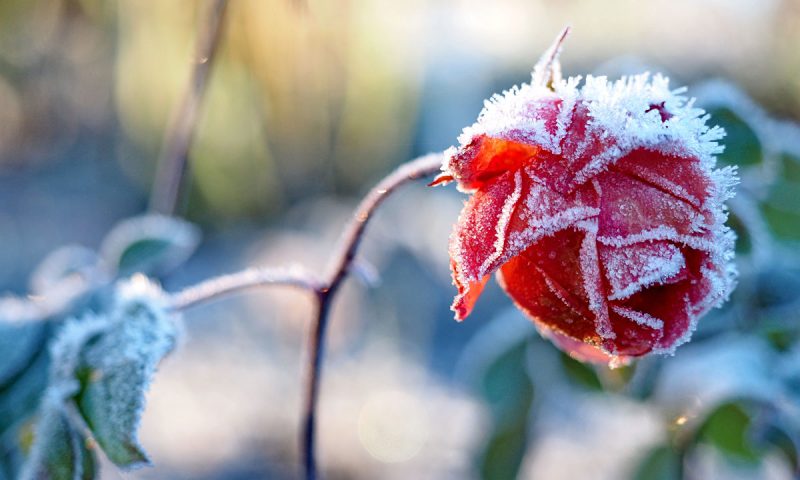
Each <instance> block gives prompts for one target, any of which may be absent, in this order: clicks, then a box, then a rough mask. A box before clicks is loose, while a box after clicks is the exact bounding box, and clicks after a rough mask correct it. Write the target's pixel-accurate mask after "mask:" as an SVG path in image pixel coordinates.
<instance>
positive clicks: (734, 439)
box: [698, 402, 760, 463]
mask: <svg viewBox="0 0 800 480" xmlns="http://www.w3.org/2000/svg"><path fill="white" fill-rule="evenodd" d="M751 420H752V419H751V417H750V414H749V412H748V411H747V410H746V409H745V407H744V406H743V405H742V404H740V403H737V402H729V403H724V404H722V405H720V406H719V407H717V408H716V409H715V410H714V411H713V412H711V414H710V415H709V416H708V417H707V418H706V420H705V421H704V422H703V425H702V426H701V427H700V428H699V429H698V439H699V440H701V441H705V442H708V443H710V444H712V445H714V446H715V447H717V448H718V449H719V450H720V451H721V452H723V453H725V454H727V455H729V456H731V457H733V458H736V459H740V460H744V461H747V462H749V463H755V462H757V461H758V460H759V458H760V453H759V452H758V451H757V450H756V449H755V448H754V445H753V444H752V443H751V442H750V439H749V438H748V431H749V429H750V424H751Z"/></svg>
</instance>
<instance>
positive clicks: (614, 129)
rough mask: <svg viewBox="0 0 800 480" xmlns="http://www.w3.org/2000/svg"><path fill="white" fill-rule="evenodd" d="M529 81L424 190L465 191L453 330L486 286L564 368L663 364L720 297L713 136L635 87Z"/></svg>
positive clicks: (692, 117) (656, 92)
mask: <svg viewBox="0 0 800 480" xmlns="http://www.w3.org/2000/svg"><path fill="white" fill-rule="evenodd" d="M561 40H563V36H562V37H561V38H560V39H559V41H558V42H557V43H556V45H555V46H554V47H553V48H552V49H551V50H550V51H549V52H548V54H546V55H545V57H543V60H542V61H540V63H539V65H537V68H536V69H535V70H534V78H533V81H532V82H531V84H526V85H522V86H521V87H518V88H517V87H515V88H512V89H511V90H509V91H507V92H505V93H504V94H502V95H496V96H494V97H493V98H492V99H491V100H489V101H487V102H486V105H485V107H484V109H483V111H482V112H481V114H480V116H479V117H478V121H477V122H476V123H475V124H474V125H472V126H471V127H468V128H466V129H465V130H464V132H463V134H462V135H461V136H460V137H459V139H458V140H459V145H458V146H457V147H454V148H451V149H449V150H448V151H447V152H446V155H445V163H444V165H443V167H442V170H443V173H442V174H441V175H440V176H439V178H438V179H437V180H436V181H435V182H434V183H446V182H449V181H455V182H457V184H458V187H459V189H460V190H462V191H464V192H465V193H469V194H471V196H470V198H469V200H468V201H467V202H466V205H465V206H464V209H463V211H462V213H461V216H460V218H459V220H458V223H457V224H456V226H455V230H454V232H453V234H452V236H451V239H450V257H451V266H452V270H453V280H454V283H455V285H456V287H457V288H458V294H457V296H456V298H455V301H454V303H453V310H454V311H455V314H456V319H458V320H463V319H464V318H466V317H467V316H468V315H469V313H470V311H471V310H472V307H473V305H474V303H475V301H476V300H477V298H478V297H479V296H480V293H481V290H482V289H483V286H484V285H485V283H486V281H487V279H488V276H489V275H490V274H491V273H492V272H497V277H498V281H499V283H500V285H501V286H502V287H503V289H505V291H506V292H507V293H508V294H509V295H510V296H511V298H512V299H513V300H514V302H515V303H516V304H517V306H518V307H519V308H520V309H522V310H523V311H524V312H525V313H526V314H527V315H528V316H529V317H530V318H531V319H532V320H533V321H534V323H535V324H536V326H537V327H538V328H539V330H540V331H541V332H542V333H543V335H544V336H546V337H548V338H550V339H551V340H552V341H553V342H554V343H555V344H556V345H558V346H559V347H560V348H562V349H564V350H565V351H567V352H568V353H570V354H572V355H573V356H575V357H576V358H579V359H584V360H594V361H616V362H619V361H624V360H625V359H627V358H629V357H637V356H641V355H645V354H648V353H651V352H659V353H672V352H673V351H674V349H675V347H677V346H678V345H680V344H681V343H684V342H686V341H687V340H688V339H689V337H690V336H691V333H692V331H693V330H694V328H695V325H696V322H697V320H698V318H699V317H700V316H702V315H703V314H704V313H705V312H706V311H708V310H709V309H710V308H712V307H714V306H717V305H719V304H720V303H721V302H722V301H724V299H725V298H726V297H727V296H728V294H729V292H730V291H731V289H732V287H733V284H734V278H735V270H734V268H733V266H732V264H731V260H732V258H733V243H734V235H733V233H732V232H731V231H730V229H728V228H727V227H726V226H725V225H724V222H725V220H726V218H727V213H726V208H725V205H724V201H725V200H726V199H727V198H730V197H731V195H732V186H733V185H734V184H735V183H736V181H737V180H736V172H735V170H734V169H732V168H725V169H716V168H715V164H716V158H715V155H717V154H719V153H720V152H721V151H722V147H721V146H720V145H719V144H718V143H717V141H718V140H719V139H721V138H722V137H723V136H724V131H723V130H722V129H721V128H719V127H709V126H707V125H706V121H707V120H708V116H707V115H705V113H704V112H703V111H702V110H700V109H697V108H693V106H692V101H691V100H687V98H686V97H684V96H683V95H681V94H682V93H683V90H681V89H679V90H670V89H669V86H668V80H667V79H666V78H664V77H662V76H660V75H656V76H654V77H652V78H651V77H650V76H649V75H648V74H642V75H637V76H633V77H624V78H622V79H620V80H617V81H614V82H611V81H609V80H607V79H606V78H605V77H592V76H587V77H586V80H585V81H584V82H583V84H582V85H581V81H580V78H568V79H566V80H562V79H560V78H559V76H558V75H557V72H558V70H557V61H556V57H557V50H558V48H559V46H560V42H561Z"/></svg>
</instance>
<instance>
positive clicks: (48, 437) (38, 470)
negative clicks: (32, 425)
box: [21, 405, 97, 480]
mask: <svg viewBox="0 0 800 480" xmlns="http://www.w3.org/2000/svg"><path fill="white" fill-rule="evenodd" d="M96 474H97V468H96V462H95V458H94V453H93V452H92V451H91V450H90V449H89V448H88V443H87V441H86V438H84V437H83V435H81V434H80V433H79V432H78V431H76V430H75V428H73V426H72V424H71V423H70V420H69V418H68V416H67V414H66V412H64V410H63V409H62V408H60V406H55V405H54V406H50V407H49V408H46V409H45V411H44V413H43V414H42V417H41V418H40V420H39V423H38V425H37V431H36V441H35V443H34V447H33V449H32V451H31V454H30V458H29V460H28V463H27V464H26V466H25V469H24V470H23V472H22V476H21V478H22V479H24V480H92V479H94V478H96Z"/></svg>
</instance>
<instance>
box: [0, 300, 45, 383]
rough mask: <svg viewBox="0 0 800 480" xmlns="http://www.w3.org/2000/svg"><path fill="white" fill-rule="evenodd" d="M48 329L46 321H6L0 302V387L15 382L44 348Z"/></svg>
mask: <svg viewBox="0 0 800 480" xmlns="http://www.w3.org/2000/svg"><path fill="white" fill-rule="evenodd" d="M48 330H49V328H48V326H47V325H46V324H44V323H28V322H26V323H19V322H6V321H4V319H3V311H2V302H0V359H2V361H0V389H3V388H4V387H5V386H6V384H8V383H11V382H13V381H14V380H15V379H16V378H17V377H18V376H19V375H20V373H21V372H22V371H23V370H24V369H25V368H26V367H27V366H28V365H30V363H31V361H32V360H33V358H34V357H35V356H36V353H37V352H39V351H41V350H42V349H43V348H44V345H45V342H46V341H47V336H48Z"/></svg>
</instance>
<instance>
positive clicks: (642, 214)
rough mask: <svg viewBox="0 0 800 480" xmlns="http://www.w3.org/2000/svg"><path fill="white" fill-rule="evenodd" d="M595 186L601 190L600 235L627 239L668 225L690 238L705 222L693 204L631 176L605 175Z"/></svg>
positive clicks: (603, 174) (621, 174)
mask: <svg viewBox="0 0 800 480" xmlns="http://www.w3.org/2000/svg"><path fill="white" fill-rule="evenodd" d="M595 184H596V186H597V188H598V189H599V191H600V192H599V193H600V210H601V214H600V232H599V234H600V235H601V236H605V237H627V236H631V235H636V234H641V233H642V232H647V231H650V230H656V229H658V228H663V227H665V226H668V227H669V228H671V229H673V230H674V231H676V232H677V233H678V234H679V235H688V234H692V233H696V232H698V231H700V229H701V227H702V225H703V224H704V223H705V220H706V219H705V218H704V217H703V216H702V215H701V214H699V213H698V212H697V211H696V210H695V208H694V207H692V206H691V204H689V203H687V202H685V201H682V200H678V199H677V198H675V197H674V196H672V195H670V194H668V193H664V192H663V191H661V190H659V189H657V188H655V187H653V186H651V185H648V184H645V183H643V182H642V181H641V180H639V179H636V178H633V177H631V176H630V175H627V174H624V173H620V172H614V171H608V172H604V173H602V174H600V175H598V176H597V181H596V182H595Z"/></svg>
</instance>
